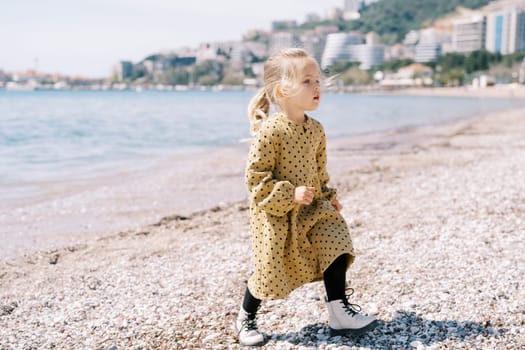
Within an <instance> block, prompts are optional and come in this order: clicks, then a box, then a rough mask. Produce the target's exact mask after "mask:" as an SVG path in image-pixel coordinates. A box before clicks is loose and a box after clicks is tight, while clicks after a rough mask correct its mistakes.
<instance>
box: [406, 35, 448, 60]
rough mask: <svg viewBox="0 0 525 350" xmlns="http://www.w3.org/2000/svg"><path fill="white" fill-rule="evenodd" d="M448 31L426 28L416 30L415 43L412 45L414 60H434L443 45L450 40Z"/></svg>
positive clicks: (441, 50)
mask: <svg viewBox="0 0 525 350" xmlns="http://www.w3.org/2000/svg"><path fill="white" fill-rule="evenodd" d="M451 40H452V39H451V35H450V33H448V32H445V31H441V30H436V29H434V28H426V29H422V30H420V31H418V33H417V44H416V45H415V46H414V61H416V62H418V63H427V62H435V61H436V60H437V59H438V58H439V57H440V56H441V54H442V52H443V45H447V44H449V43H450V41H451Z"/></svg>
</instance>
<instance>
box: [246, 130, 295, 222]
mask: <svg viewBox="0 0 525 350" xmlns="http://www.w3.org/2000/svg"><path fill="white" fill-rule="evenodd" d="M273 138H274V137H273V136H270V135H266V134H265V133H264V130H260V131H259V132H258V133H257V135H256V136H255V138H254V139H253V140H252V144H251V147H250V153H249V159H248V165H247V169H246V185H247V187H248V192H249V195H250V200H251V201H253V203H255V204H256V205H257V206H258V207H259V208H261V209H262V210H264V211H266V212H267V213H269V214H271V215H275V216H284V215H286V213H288V212H289V211H290V210H292V209H293V207H294V206H295V203H294V202H293V196H294V189H295V186H294V185H293V184H292V183H291V182H290V181H281V180H279V179H276V178H275V175H274V170H275V162H276V159H275V157H276V152H275V149H274V147H273V144H272V139H273Z"/></svg>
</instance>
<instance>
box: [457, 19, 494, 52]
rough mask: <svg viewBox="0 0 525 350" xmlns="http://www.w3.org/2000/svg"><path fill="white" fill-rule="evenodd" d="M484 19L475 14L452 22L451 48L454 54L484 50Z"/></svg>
mask: <svg viewBox="0 0 525 350" xmlns="http://www.w3.org/2000/svg"><path fill="white" fill-rule="evenodd" d="M486 23H487V21H486V17H485V16H484V15H483V14H476V15H473V16H471V17H469V18H463V19H459V20H456V21H454V24H453V30H452V47H453V50H454V51H456V52H462V53H468V52H472V51H477V50H482V49H484V48H485V30H486Z"/></svg>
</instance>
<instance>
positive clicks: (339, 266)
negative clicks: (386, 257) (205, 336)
mask: <svg viewBox="0 0 525 350" xmlns="http://www.w3.org/2000/svg"><path fill="white" fill-rule="evenodd" d="M347 257H348V256H347V255H346V254H343V255H340V256H339V257H337V259H335V260H334V262H333V263H332V264H330V266H328V268H327V269H326V271H325V272H324V273H323V281H324V287H325V289H326V297H327V299H328V301H332V300H338V299H343V300H344V299H345V298H346V296H345V287H346V268H347ZM260 305H261V299H257V298H256V297H254V296H253V295H252V293H250V290H249V289H248V287H246V291H245V292H244V299H243V301H242V308H243V309H244V311H246V312H247V313H249V314H255V313H256V312H257V309H258V308H259V306H260Z"/></svg>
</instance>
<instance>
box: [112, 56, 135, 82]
mask: <svg viewBox="0 0 525 350" xmlns="http://www.w3.org/2000/svg"><path fill="white" fill-rule="evenodd" d="M113 75H114V76H115V78H116V79H117V80H118V81H124V80H126V79H129V78H131V77H132V76H133V63H131V61H120V62H119V63H117V64H116V65H115V66H114V68H113Z"/></svg>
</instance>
